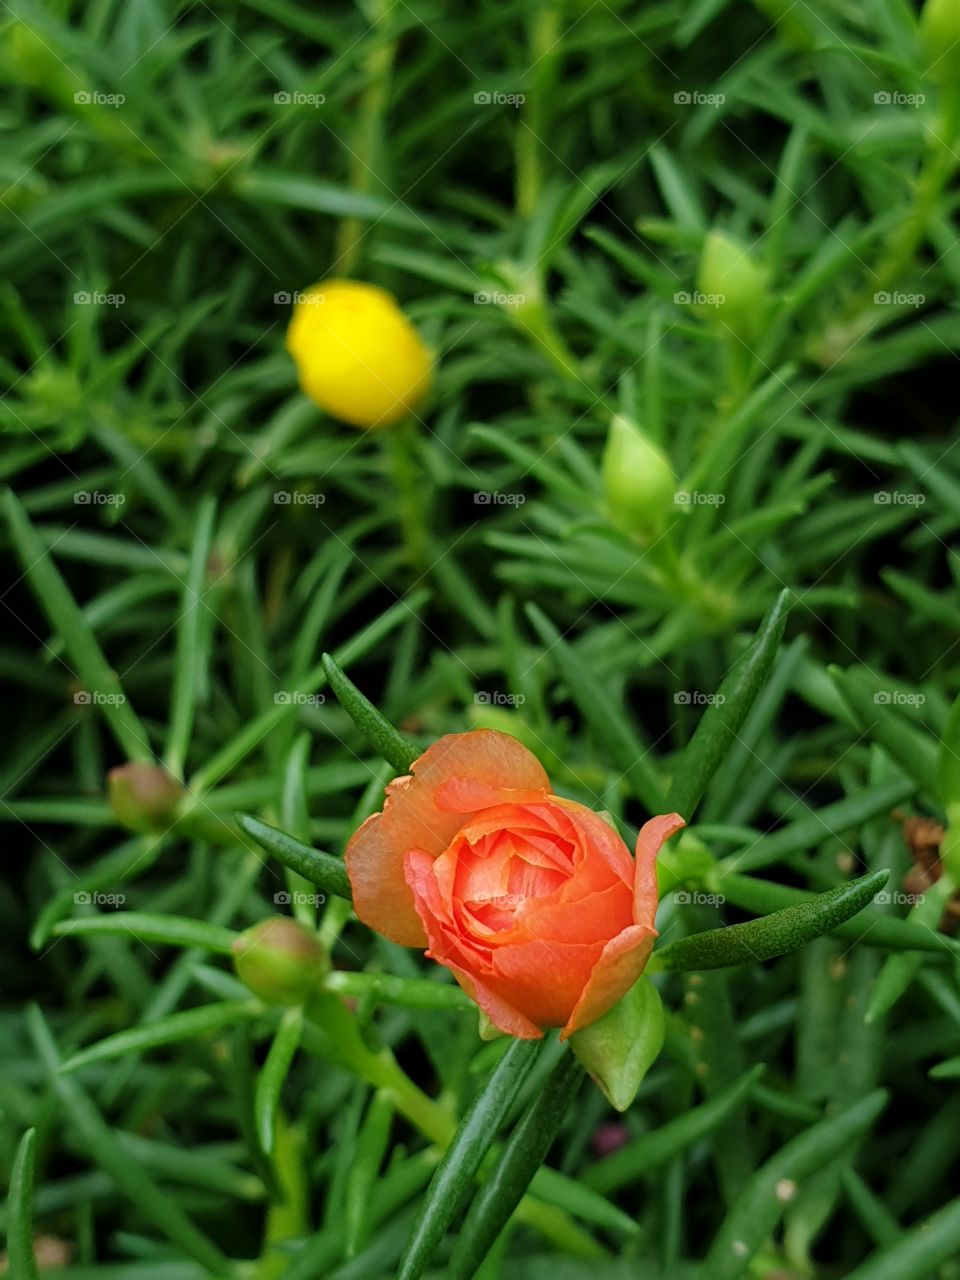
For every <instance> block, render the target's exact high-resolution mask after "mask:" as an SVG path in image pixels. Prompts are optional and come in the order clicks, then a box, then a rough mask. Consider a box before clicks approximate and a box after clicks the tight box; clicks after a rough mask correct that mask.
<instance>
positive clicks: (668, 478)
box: [601, 414, 676, 538]
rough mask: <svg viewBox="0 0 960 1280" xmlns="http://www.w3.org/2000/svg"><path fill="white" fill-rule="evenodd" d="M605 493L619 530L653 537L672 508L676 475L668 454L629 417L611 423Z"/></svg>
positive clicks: (604, 463) (603, 468)
mask: <svg viewBox="0 0 960 1280" xmlns="http://www.w3.org/2000/svg"><path fill="white" fill-rule="evenodd" d="M601 472H602V476H603V493H604V498H605V499H606V505H607V510H608V512H609V513H610V518H611V520H612V521H613V523H614V524H615V525H616V526H617V528H618V529H622V530H623V531H624V533H629V534H633V535H634V536H635V537H641V538H650V537H652V536H654V535H655V534H656V533H657V532H658V530H659V529H660V528H661V527H662V525H663V523H664V520H665V518H666V515H667V512H668V511H669V510H670V509H671V508H672V506H673V501H674V491H675V489H676V477H675V476H674V474H673V468H672V467H671V466H670V461H669V459H668V458H667V456H666V454H665V453H664V452H663V450H662V449H660V448H659V447H658V446H657V445H655V444H654V443H653V441H652V440H649V439H648V438H647V437H646V436H645V435H644V434H643V432H642V431H641V430H640V429H639V427H637V426H636V425H635V424H634V423H632V422H631V421H630V420H629V418H624V417H623V416H622V415H621V414H617V416H616V417H615V418H614V419H613V421H612V422H611V423H610V431H609V433H608V435H607V443H606V447H605V448H604V451H603V461H602V463H601Z"/></svg>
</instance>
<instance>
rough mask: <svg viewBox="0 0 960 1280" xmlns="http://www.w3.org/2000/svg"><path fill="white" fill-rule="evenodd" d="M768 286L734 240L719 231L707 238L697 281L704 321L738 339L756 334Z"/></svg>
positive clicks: (765, 276)
mask: <svg viewBox="0 0 960 1280" xmlns="http://www.w3.org/2000/svg"><path fill="white" fill-rule="evenodd" d="M768 283H769V281H768V277H767V273H766V271H765V270H764V269H763V268H762V267H761V266H759V265H758V264H757V263H756V262H755V261H754V260H753V258H751V257H750V255H749V254H748V252H747V251H746V249H744V248H742V247H741V246H740V245H739V244H737V242H736V241H735V240H732V239H731V238H730V236H728V235H726V234H725V232H723V231H711V232H709V233H708V234H707V236H706V238H705V239H704V242H703V252H702V254H701V255H700V274H699V277H698V280H697V285H698V289H699V292H700V294H701V295H702V296H703V298H704V299H705V301H704V302H703V303H702V304H701V314H702V315H703V316H704V318H705V319H708V320H710V319H714V318H715V319H716V320H717V322H718V323H720V324H721V325H727V326H728V327H729V328H730V329H732V330H733V331H734V333H736V334H739V335H740V337H745V336H749V335H751V334H753V333H756V332H757V331H758V329H759V327H760V325H761V324H762V322H763V312H764V305H765V303H766V300H767V287H768Z"/></svg>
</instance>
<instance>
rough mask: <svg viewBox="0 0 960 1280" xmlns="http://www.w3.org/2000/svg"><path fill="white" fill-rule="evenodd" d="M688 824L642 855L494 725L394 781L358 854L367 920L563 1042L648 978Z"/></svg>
mask: <svg viewBox="0 0 960 1280" xmlns="http://www.w3.org/2000/svg"><path fill="white" fill-rule="evenodd" d="M683 825H684V823H683V819H682V818H681V817H679V816H678V815H677V814H675V813H672V814H668V815H666V816H663V817H658V818H651V819H650V821H649V822H647V823H646V824H645V825H644V826H643V828H642V829H641V831H640V835H639V837H638V840H637V854H636V859H633V858H631V856H630V852H629V850H628V849H627V847H626V845H625V844H624V843H623V841H622V840H621V839H620V837H619V835H617V833H616V831H614V829H613V828H612V827H611V826H610V825H609V824H608V823H607V822H605V821H604V820H603V819H602V818H601V817H599V815H597V814H596V813H594V812H593V811H592V810H591V809H587V808H586V807H585V806H584V805H582V804H577V803H576V802H575V801H573V800H565V799H563V798H562V797H560V796H556V795H554V794H553V793H552V792H551V790H550V781H549V779H548V778H547V775H546V773H544V771H543V768H542V767H541V765H540V762H539V761H538V760H537V759H536V758H535V757H534V756H533V755H531V753H530V752H529V751H528V750H527V749H526V747H524V746H522V745H521V744H520V743H519V742H517V740H516V739H515V738H511V737H509V735H507V734H505V733H498V732H496V731H494V730H492V729H478V730H475V731H474V732H472V733H460V734H449V735H448V736H446V737H444V738H440V739H439V740H438V741H437V742H435V743H434V744H433V746H432V747H430V748H429V749H428V750H427V751H426V752H424V754H423V755H422V756H421V757H420V759H419V760H417V761H415V763H414V764H413V765H412V766H411V773H410V775H409V776H407V777H403V778H397V779H395V780H394V781H393V782H392V783H390V785H389V786H388V788H387V798H386V803H385V804H384V807H383V812H382V813H377V814H374V815H373V817H371V818H368V819H367V821H366V822H365V823H364V824H363V826H362V827H360V829H359V830H358V831H357V832H356V833H355V835H354V836H353V838H352V839H351V841H350V843H349V845H348V846H347V851H346V855H345V856H346V864H347V872H348V874H349V876H350V883H351V885H352V886H353V900H354V906H355V908H356V911H357V915H358V916H359V917H360V919H361V920H363V921H364V923H366V924H368V925H370V927H371V928H373V929H376V930H377V931H378V932H380V933H382V934H385V935H386V936H387V937H388V938H392V939H393V941H394V942H399V943H401V944H402V945H403V946H408V947H422V946H427V947H428V950H427V955H429V956H430V957H431V958H432V959H433V960H436V961H437V962H438V963H439V964H443V965H446V967H447V968H448V969H450V970H451V972H452V973H453V975H454V977H455V978H456V979H457V981H458V982H459V983H460V985H461V987H463V989H464V990H465V991H466V992H467V993H468V995H470V996H471V997H472V998H473V999H474V1000H476V1002H477V1004H478V1005H479V1006H480V1007H481V1009H483V1011H484V1012H485V1013H486V1014H487V1016H488V1017H489V1019H490V1021H491V1022H492V1023H493V1024H494V1026H496V1027H498V1028H499V1029H500V1030H501V1031H505V1032H507V1033H508V1034H509V1035H513V1036H518V1037H519V1038H520V1039H524V1040H531V1039H536V1038H539V1037H540V1036H542V1034H543V1031H542V1028H544V1027H562V1028H563V1031H562V1032H561V1039H566V1038H567V1036H570V1035H572V1034H573V1032H575V1031H579V1030H580V1029H581V1028H582V1027H585V1026H587V1025H589V1024H590V1023H591V1022H594V1021H595V1020H596V1019H597V1018H599V1017H600V1016H601V1014H604V1013H606V1011H607V1010H608V1009H610V1008H611V1007H612V1006H613V1005H614V1004H616V1002H617V1001H618V1000H619V999H620V997H621V996H622V995H624V994H625V993H626V992H627V991H628V990H629V989H630V987H631V986H633V984H634V982H636V980H637V978H638V977H639V976H640V974H641V973H642V971H643V968H644V966H645V965H646V963H647V959H648V957H649V955H650V951H651V948H652V947H653V940H654V938H655V937H656V934H657V931H656V929H655V928H654V916H655V914H656V910H657V881H656V871H655V863H656V858H657V854H658V852H659V851H660V847H661V845H662V844H663V843H664V841H665V840H667V839H669V837H670V836H672V835H673V834H674V832H675V831H678V830H679V829H680V827H682V826H683Z"/></svg>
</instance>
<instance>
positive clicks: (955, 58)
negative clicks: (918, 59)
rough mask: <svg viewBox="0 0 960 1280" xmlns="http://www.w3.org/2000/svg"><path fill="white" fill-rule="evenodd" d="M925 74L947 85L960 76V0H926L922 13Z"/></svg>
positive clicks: (922, 45)
mask: <svg viewBox="0 0 960 1280" xmlns="http://www.w3.org/2000/svg"><path fill="white" fill-rule="evenodd" d="M920 46H921V48H922V50H923V57H924V68H923V69H924V74H925V75H927V76H928V77H929V78H930V79H931V80H933V81H935V82H937V83H939V84H942V85H944V86H947V85H951V84H954V85H955V84H956V82H957V80H958V79H960V0H926V4H925V5H924V6H923V10H922V11H921V14H920Z"/></svg>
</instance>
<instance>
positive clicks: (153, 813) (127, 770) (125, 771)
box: [107, 763, 185, 834]
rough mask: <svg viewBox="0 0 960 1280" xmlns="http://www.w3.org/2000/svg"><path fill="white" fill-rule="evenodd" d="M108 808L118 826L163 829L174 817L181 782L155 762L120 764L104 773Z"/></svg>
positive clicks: (172, 821)
mask: <svg viewBox="0 0 960 1280" xmlns="http://www.w3.org/2000/svg"><path fill="white" fill-rule="evenodd" d="M107 793H108V796H109V799H110V807H111V809H112V810H113V812H114V815H115V816H116V819H117V821H118V822H119V823H120V825H121V826H124V827H127V828H128V829H129V830H130V831H138V832H140V833H141V834H146V833H147V832H149V831H166V830H167V828H168V827H170V826H172V825H173V823H174V822H175V821H176V818H177V807H178V805H179V804H180V801H181V800H182V799H183V796H184V794H185V793H184V788H183V784H182V783H180V782H178V781H177V779H176V778H174V777H172V776H171V775H170V774H169V773H167V771H166V769H161V767H160V766H159V765H158V764H139V763H131V764H121V765H119V766H118V767H117V768H116V769H111V770H110V772H109V773H108V774H107Z"/></svg>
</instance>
